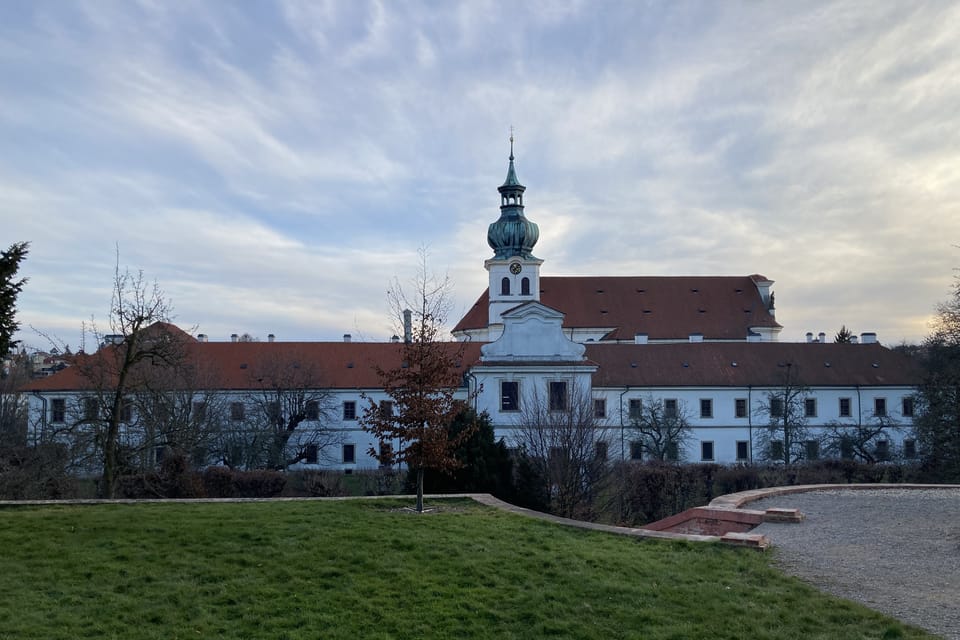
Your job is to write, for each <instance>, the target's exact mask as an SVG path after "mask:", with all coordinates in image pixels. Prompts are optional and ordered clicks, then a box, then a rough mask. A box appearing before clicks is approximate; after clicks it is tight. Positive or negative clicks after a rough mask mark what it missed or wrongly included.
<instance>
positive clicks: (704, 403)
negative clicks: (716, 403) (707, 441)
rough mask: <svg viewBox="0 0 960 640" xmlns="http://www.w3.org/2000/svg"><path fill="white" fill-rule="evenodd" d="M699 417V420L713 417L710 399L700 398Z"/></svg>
mask: <svg viewBox="0 0 960 640" xmlns="http://www.w3.org/2000/svg"><path fill="white" fill-rule="evenodd" d="M700 417H701V418H712V417H713V400H711V399H710V398H700ZM711 446H712V444H711Z"/></svg>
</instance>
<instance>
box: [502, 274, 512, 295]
mask: <svg viewBox="0 0 960 640" xmlns="http://www.w3.org/2000/svg"><path fill="white" fill-rule="evenodd" d="M500 295H502V296H508V295H510V278H504V279H503V280H501V281H500Z"/></svg>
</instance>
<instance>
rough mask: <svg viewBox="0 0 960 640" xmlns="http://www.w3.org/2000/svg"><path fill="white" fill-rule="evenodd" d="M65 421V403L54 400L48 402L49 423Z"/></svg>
mask: <svg viewBox="0 0 960 640" xmlns="http://www.w3.org/2000/svg"><path fill="white" fill-rule="evenodd" d="M66 419H67V401H66V400H64V399H63V398H54V399H53V400H52V401H51V402H50V422H63V421H64V420H66Z"/></svg>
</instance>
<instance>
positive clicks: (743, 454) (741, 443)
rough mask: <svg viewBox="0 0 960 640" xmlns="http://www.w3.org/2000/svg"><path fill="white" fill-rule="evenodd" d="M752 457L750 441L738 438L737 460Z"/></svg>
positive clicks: (741, 460) (740, 460)
mask: <svg viewBox="0 0 960 640" xmlns="http://www.w3.org/2000/svg"><path fill="white" fill-rule="evenodd" d="M749 459H750V443H749V442H748V441H746V440H737V462H743V461H745V460H749Z"/></svg>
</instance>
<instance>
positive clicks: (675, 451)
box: [666, 441, 680, 462]
mask: <svg viewBox="0 0 960 640" xmlns="http://www.w3.org/2000/svg"><path fill="white" fill-rule="evenodd" d="M666 453H667V460H669V461H670V462H676V461H677V460H679V459H680V448H679V447H677V443H676V442H672V441H671V442H668V443H667V452H666Z"/></svg>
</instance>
